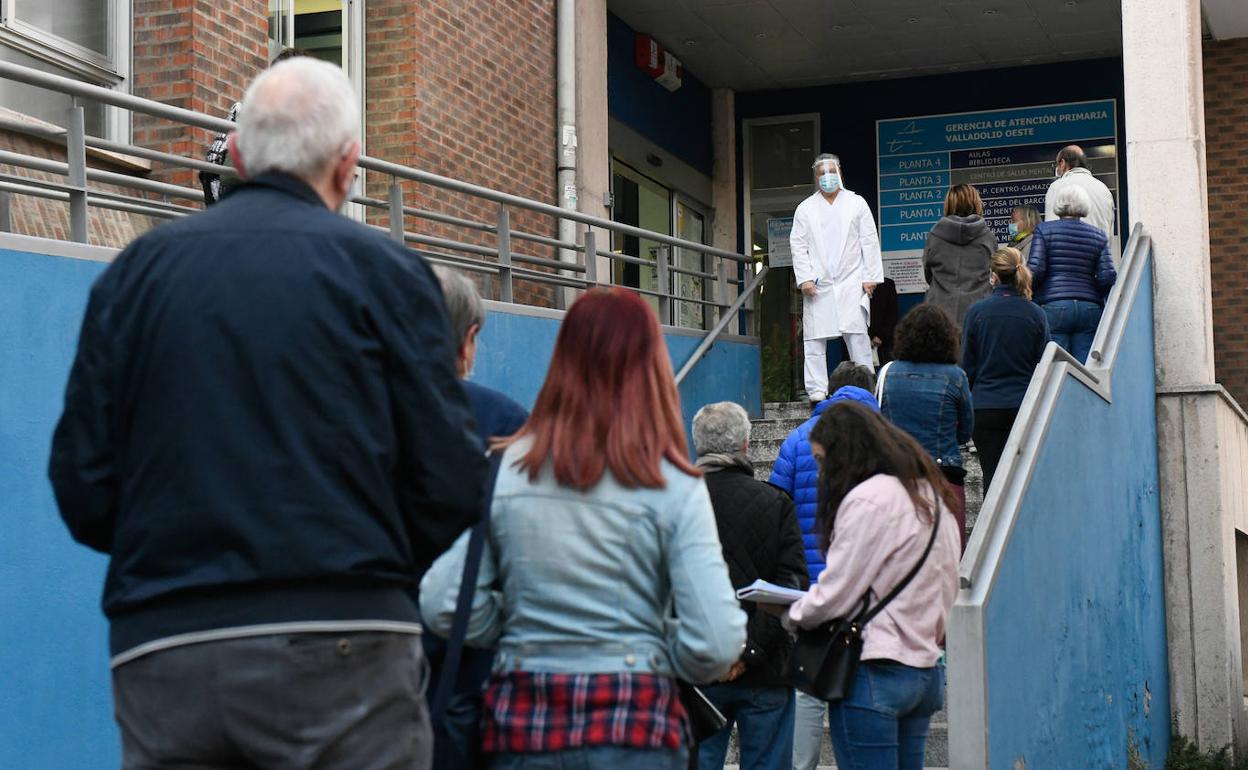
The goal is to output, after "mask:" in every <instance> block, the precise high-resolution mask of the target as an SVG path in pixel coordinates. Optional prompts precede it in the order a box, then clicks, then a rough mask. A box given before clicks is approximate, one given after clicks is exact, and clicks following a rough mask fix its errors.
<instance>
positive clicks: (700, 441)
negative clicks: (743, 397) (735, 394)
mask: <svg viewBox="0 0 1248 770" xmlns="http://www.w3.org/2000/svg"><path fill="white" fill-rule="evenodd" d="M750 427H751V425H750V415H749V414H747V413H746V411H745V409H744V408H742V406H741V405H740V404H734V403H733V402H731V401H720V402H718V403H715V404H707V405H706V406H704V407H702V408H701V409H699V410H698V413H697V414H695V415H694V416H693V449H694V451H696V452H697V453H698V455H699V456H701V455H708V454H726V455H728V454H733V453H734V452H740V451H741V445H742V444H744V443H745V442H746V441H748V440H749V438H750Z"/></svg>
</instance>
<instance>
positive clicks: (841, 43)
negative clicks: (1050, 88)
mask: <svg viewBox="0 0 1248 770" xmlns="http://www.w3.org/2000/svg"><path fill="white" fill-rule="evenodd" d="M1120 1H1121V0H609V8H610V10H611V11H612V12H613V13H615V14H617V15H619V16H620V17H621V18H622V19H624V21H626V22H628V23H629V24H630V25H631V26H632V27H633V28H634V29H637V30H638V31H639V32H643V33H646V34H649V35H653V36H654V37H655V38H656V39H658V40H659V41H660V42H661V43H663V45H664V46H666V47H668V48H669V49H670V50H672V51H673V52H674V53H675V54H676V55H677V56H678V57H679V58H680V59H681V60H682V61H683V62H684V63H685V66H686V68H687V69H688V70H689V72H691V73H692V74H694V75H695V76H697V77H698V78H699V79H701V80H703V81H704V82H706V83H708V84H710V85H712V86H722V87H727V88H734V89H737V90H742V91H744V90H754V89H759V88H769V89H770V88H800V87H805V86H811V85H821V84H827V83H835V82H844V81H851V80H867V79H870V78H876V77H895V76H905V75H919V74H932V73H935V72H950V71H963V70H970V69H986V68H992V67H1002V66H1013V65H1018V64H1028V63H1039V62H1042V61H1043V62H1049V61H1070V60H1077V59H1087V58H1092V57H1097V56H1105V55H1112V54H1115V53H1118V52H1120V51H1121V49H1122V42H1121V37H1122V32H1121V8H1120V6H1119V2H1120ZM1213 4H1219V5H1226V6H1228V7H1233V8H1232V10H1235V9H1243V10H1242V11H1241V12H1239V13H1238V14H1232V19H1233V20H1234V19H1239V18H1240V17H1241V16H1242V17H1245V18H1244V19H1243V21H1244V22H1245V25H1248V2H1246V1H1245V0H1205V5H1206V6H1207V7H1208V6H1211V5H1213ZM1217 18H1218V19H1221V18H1222V17H1221V16H1218V17H1217ZM1218 23H1220V24H1221V25H1222V29H1224V30H1226V29H1232V27H1231V26H1227V25H1226V23H1224V22H1218ZM1212 26H1213V24H1212V23H1211V28H1212ZM1215 34H1216V31H1215Z"/></svg>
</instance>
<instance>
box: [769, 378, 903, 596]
mask: <svg viewBox="0 0 1248 770" xmlns="http://www.w3.org/2000/svg"><path fill="white" fill-rule="evenodd" d="M837 401H857V402H858V403H860V404H866V405H867V406H869V407H871V408H872V409H874V410H875V411H877V412H878V411H880V405H879V404H877V403H876V402H875V396H873V395H871V393H870V392H868V391H865V390H863V389H862V388H855V387H853V386H852V385H850V386H846V387H844V388H841V389H840V390H838V391H836V392H835V393H833V394H832V395H831V397H829V398H828V399H826V400H824V401H820V402H819V403H818V404H816V405H815V412H814V414H813V415H811V418H810V419H809V420H807V421H806V422H804V423H802V424H801V425H799V426H797V428H796V429H795V430H794V431H793V432H792V433H790V434H789V437H788V438H786V439H785V440H784V443H783V444H782V445H781V446H780V454H779V455H778V456H777V457H776V464H775V465H773V466H772V468H771V478H770V479H768V481H770V482H771V483H772V484H774V485H776V486H777V487H780V488H781V489H783V490H784V491H785V492H788V493H789V495H790V496H791V497H792V498H793V502H794V503H795V504H796V505H797V521H798V523H800V524H801V525H802V545H803V546H804V547H805V549H806V569H807V570H808V571H809V572H810V582H811V583H814V582H816V581H817V580H818V579H819V573H820V572H823V568H824V566H825V565H824V558H825V557H824V554H823V551H821V550H819V533H818V531H816V529H815V513H816V508H817V507H818V503H819V463H817V462H815V456H814V455H812V454H811V453H810V430H811V428H814V427H815V423H817V422H819V416H820V415H822V414H823V413H824V411H826V410H827V408H828V406H829V405H831V404H834V403H836V402H837Z"/></svg>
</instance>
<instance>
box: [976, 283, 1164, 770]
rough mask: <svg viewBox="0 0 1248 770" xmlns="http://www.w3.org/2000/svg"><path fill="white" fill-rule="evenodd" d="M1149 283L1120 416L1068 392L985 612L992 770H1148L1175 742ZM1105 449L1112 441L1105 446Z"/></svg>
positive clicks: (1127, 350)
mask: <svg viewBox="0 0 1248 770" xmlns="http://www.w3.org/2000/svg"><path fill="white" fill-rule="evenodd" d="M1154 377H1155V369H1154V365H1153V309H1152V276H1151V269H1150V273H1149V274H1148V275H1146V276H1145V278H1144V282H1143V283H1142V284H1141V286H1140V288H1139V292H1138V294H1137V296H1136V300H1135V306H1134V308H1133V309H1132V312H1131V317H1130V319H1129V321H1128V324H1127V328H1126V333H1125V336H1124V339H1123V347H1122V348H1121V349H1120V352H1119V355H1118V359H1117V362H1116V367H1115V370H1114V375H1113V398H1114V401H1113V404H1107V403H1106V402H1105V401H1104V400H1102V399H1101V398H1099V397H1098V396H1096V395H1095V394H1093V393H1092V392H1091V391H1089V390H1088V389H1087V388H1085V387H1083V385H1081V384H1079V383H1077V382H1076V381H1074V380H1073V379H1069V378H1068V379H1066V380H1065V382H1064V384H1063V386H1062V391H1061V394H1060V395H1059V399H1058V404H1057V408H1056V412H1055V414H1054V416H1053V422H1052V424H1051V427H1050V428H1049V432H1048V434H1047V437H1046V439H1045V442H1044V445H1043V447H1042V449H1041V453H1040V456H1039V461H1038V463H1037V465H1036V468H1035V472H1034V474H1033V475H1032V477H1031V482H1030V484H1029V486H1028V489H1027V493H1026V498H1025V501H1024V503H1023V508H1022V510H1021V511H1020V513H1019V516H1018V519H1017V520H1016V523H1015V526H1014V530H1013V533H1012V535H1011V538H1010V541H1009V543H1008V544H1007V547H1006V551H1005V554H1004V557H1003V560H1002V565H1001V568H1000V572H999V573H998V575H997V578H996V581H995V582H994V584H993V589H992V593H991V595H990V597H989V599H988V604H987V606H986V608H985V633H986V649H987V657H988V659H987V670H986V675H987V682H988V685H987V686H988V692H987V703H988V714H989V724H988V739H989V760H990V766H991V767H993V768H1013V767H1015V766H1016V765H1015V761H1016V760H1017V759H1018V758H1019V757H1023V758H1025V759H1026V767H1055V768H1057V767H1063V768H1064V767H1071V768H1073V767H1103V768H1126V767H1127V766H1128V765H1127V757H1128V743H1129V742H1130V741H1133V742H1134V743H1135V746H1136V748H1137V749H1138V751H1139V753H1140V757H1141V758H1143V759H1144V760H1145V761H1147V762H1148V763H1149V766H1150V767H1153V768H1161V767H1163V766H1164V765H1165V756H1166V752H1167V751H1168V749H1169V741H1170V693H1169V685H1168V669H1167V658H1166V621H1165V607H1164V604H1163V597H1164V583H1163V580H1164V575H1163V571H1162V539H1161V510H1160V503H1159V500H1158V490H1157V484H1158V475H1157V426H1156V416H1155V411H1154ZM1105 437H1113V438H1112V440H1107V439H1106V438H1105Z"/></svg>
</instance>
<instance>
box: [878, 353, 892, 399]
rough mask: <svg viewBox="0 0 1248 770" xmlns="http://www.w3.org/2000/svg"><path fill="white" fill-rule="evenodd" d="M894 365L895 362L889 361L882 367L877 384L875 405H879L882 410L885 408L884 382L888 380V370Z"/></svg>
mask: <svg viewBox="0 0 1248 770" xmlns="http://www.w3.org/2000/svg"><path fill="white" fill-rule="evenodd" d="M892 365H893V362H892V361H889V362H888V363H886V364H884V366H882V367H880V374H879V377H878V378H877V379H876V382H875V403H877V404H879V405H880V408H883V407H884V380H886V379H888V370H889V368H890V367H891V366H892Z"/></svg>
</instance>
